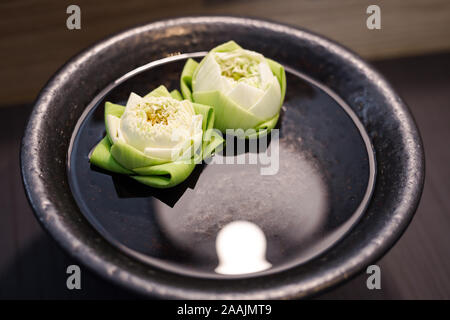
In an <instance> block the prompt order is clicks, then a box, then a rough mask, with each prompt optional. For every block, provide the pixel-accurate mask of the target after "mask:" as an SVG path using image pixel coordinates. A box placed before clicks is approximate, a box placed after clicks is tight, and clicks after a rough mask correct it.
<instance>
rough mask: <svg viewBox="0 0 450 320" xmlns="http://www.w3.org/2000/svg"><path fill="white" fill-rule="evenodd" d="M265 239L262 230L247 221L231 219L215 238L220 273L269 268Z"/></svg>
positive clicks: (255, 270) (217, 269)
mask: <svg viewBox="0 0 450 320" xmlns="http://www.w3.org/2000/svg"><path fill="white" fill-rule="evenodd" d="M266 248H267V241H266V237H265V236H264V233H263V231H262V230H261V228H259V227H258V226H257V225H256V224H254V223H251V222H248V221H233V222H231V223H229V224H227V225H226V226H225V227H224V228H222V229H221V230H220V231H219V233H218V235H217V239H216V250H217V256H218V258H219V265H218V266H217V268H216V269H215V271H216V272H217V273H220V274H230V275H231V274H245V273H252V272H258V271H263V270H266V269H269V268H270V267H271V266H272V265H271V264H270V263H269V262H268V261H267V260H266Z"/></svg>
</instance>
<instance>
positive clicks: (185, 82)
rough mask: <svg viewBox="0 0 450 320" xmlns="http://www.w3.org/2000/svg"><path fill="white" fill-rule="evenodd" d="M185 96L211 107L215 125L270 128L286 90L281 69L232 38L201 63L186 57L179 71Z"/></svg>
mask: <svg viewBox="0 0 450 320" xmlns="http://www.w3.org/2000/svg"><path fill="white" fill-rule="evenodd" d="M180 82H181V91H182V93H183V95H184V97H185V98H186V99H189V100H191V101H193V102H196V103H202V104H207V105H210V106H212V107H213V108H214V110H215V114H216V119H215V122H214V127H215V128H217V129H219V130H220V131H222V132H225V131H226V129H243V130H247V129H255V130H256V131H257V132H258V133H257V134H261V133H262V132H268V131H270V130H271V129H273V128H274V127H275V125H276V123H277V121H278V118H279V115H280V108H281V105H282V103H283V100H284V96H285V92H286V75H285V72H284V68H283V67H282V66H281V65H280V64H278V63H277V62H275V61H273V60H270V59H267V58H265V57H264V56H263V55H261V54H260V53H257V52H254V51H250V50H245V49H243V48H241V47H240V46H239V45H238V44H237V43H235V42H234V41H229V42H227V43H224V44H222V45H220V46H218V47H216V48H214V49H212V50H211V51H210V52H209V53H208V54H207V55H206V56H205V57H204V58H203V60H202V61H201V62H200V63H197V62H195V61H194V60H192V59H189V60H188V61H187V63H186V65H185V66H184V69H183V72H182V74H181V81H180Z"/></svg>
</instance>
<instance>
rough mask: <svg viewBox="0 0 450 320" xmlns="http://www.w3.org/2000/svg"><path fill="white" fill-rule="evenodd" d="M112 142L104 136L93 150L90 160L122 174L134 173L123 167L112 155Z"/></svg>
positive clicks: (101, 166) (103, 167)
mask: <svg viewBox="0 0 450 320" xmlns="http://www.w3.org/2000/svg"><path fill="white" fill-rule="evenodd" d="M110 150H111V142H110V141H109V138H108V137H104V138H103V139H102V140H101V141H100V142H99V143H98V144H97V146H96V147H95V148H94V150H93V151H92V153H91V155H90V157H89V161H90V162H91V163H92V164H93V165H96V166H97V167H99V168H102V169H105V170H108V171H112V172H116V173H122V174H133V171H131V170H128V169H126V168H124V167H122V166H121V165H120V164H119V163H118V162H117V161H116V160H115V159H114V158H113V156H112V155H111V151H110Z"/></svg>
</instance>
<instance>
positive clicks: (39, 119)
mask: <svg viewBox="0 0 450 320" xmlns="http://www.w3.org/2000/svg"><path fill="white" fill-rule="evenodd" d="M230 39H233V40H235V41H236V42H238V43H239V44H241V45H242V46H244V47H246V48H248V49H252V50H256V51H259V52H261V53H263V54H264V55H265V56H267V57H269V58H273V59H276V60H277V61H278V62H280V63H282V64H283V65H285V66H286V69H287V76H288V90H287V96H286V101H285V104H284V106H283V111H282V115H281V118H280V121H279V124H278V127H277V128H278V129H279V132H280V139H279V150H280V169H279V172H278V174H276V175H274V176H261V175H259V174H258V171H257V170H258V169H260V167H258V166H255V165H234V166H230V165H228V166H227V165H202V166H197V168H196V170H195V171H194V173H193V174H192V175H191V177H190V178H189V179H188V180H187V181H186V182H184V183H183V184H181V185H180V186H178V187H176V188H174V189H172V190H165V191H160V190H155V189H152V188H148V187H145V186H141V185H138V184H137V183H133V182H132V181H131V180H130V179H128V178H126V177H122V176H117V175H111V174H108V173H106V172H103V171H101V170H97V169H96V168H94V167H91V166H90V165H89V163H88V161H87V159H88V158H87V157H88V154H89V151H90V149H91V148H92V147H93V146H94V145H95V143H96V142H97V141H98V140H99V139H100V138H101V137H102V136H103V135H104V126H103V120H102V113H103V102H104V101H105V100H110V101H113V102H117V103H119V102H123V101H124V100H126V98H127V94H128V93H129V92H130V91H135V92H137V93H140V94H144V93H146V92H148V91H150V90H151V89H152V88H154V87H155V86H157V85H159V84H164V85H166V86H167V87H169V88H170V89H175V88H177V87H178V77H179V74H180V72H181V67H182V65H183V63H184V61H185V59H186V58H187V57H188V56H189V55H194V56H196V57H200V56H201V55H202V53H199V52H201V51H207V50H209V49H211V48H213V47H214V46H216V45H218V44H220V43H223V42H225V41H228V40H230ZM180 54H181V55H180ZM168 56H170V57H169V58H167V57H168ZM149 62H151V63H150V64H149ZM273 145H274V144H273V141H272V143H271V144H270V147H269V148H272V146H273ZM218 156H219V157H220V156H221V155H218ZM223 156H226V157H233V155H230V154H229V153H228V151H227V154H226V155H223ZM21 162H22V163H21V164H22V174H23V180H24V185H25V189H26V192H27V195H28V198H29V200H30V203H31V205H32V207H33V209H34V211H35V213H36V215H37V217H38V219H39V220H40V222H41V223H42V224H43V226H44V227H45V228H46V229H47V230H48V231H49V232H50V234H51V235H52V236H53V237H54V238H55V239H56V240H57V241H58V242H59V243H60V244H61V245H62V247H63V248H65V249H66V250H67V251H68V252H70V253H71V254H72V255H73V256H74V257H76V258H77V259H79V260H80V261H81V262H82V263H83V264H85V265H86V266H88V267H90V268H91V269H93V270H94V271H96V272H97V273H99V274H100V275H102V276H104V277H106V278H108V279H111V280H113V281H115V282H117V283H119V284H121V285H123V286H125V287H128V288H131V289H133V290H135V291H137V292H140V293H143V294H146V295H149V296H155V297H165V298H206V299H209V298H254V299H259V298H293V297H303V296H307V295H311V294H314V293H317V292H319V291H321V290H324V289H326V288H328V287H330V286H332V285H336V284H337V283H339V282H341V281H343V280H345V279H348V278H349V277H351V276H352V275H355V274H356V273H358V272H359V271H361V270H362V269H363V268H364V267H366V266H367V265H369V264H370V263H372V262H374V261H375V260H376V259H378V258H379V257H381V255H382V254H383V253H385V252H386V251H387V250H388V249H389V248H390V247H391V246H392V245H393V244H394V243H395V241H396V240H397V239H398V238H399V237H400V235H401V234H402V232H403V231H404V230H405V228H406V226H407V225H408V223H409V222H410V220H411V219H412V217H413V215H414V212H415V209H416V207H417V205H418V202H419V199H420V194H421V191H422V187H423V179H424V156H423V150H422V143H421V139H420V136H419V133H418V131H417V128H416V126H415V124H414V121H413V119H412V117H411V115H410V114H409V112H408V109H407V107H406V106H405V104H404V103H403V102H402V101H401V99H400V98H399V97H398V96H397V95H396V94H395V93H394V92H393V90H392V89H391V88H390V86H389V85H388V84H387V83H386V81H385V80H384V79H383V77H382V76H380V75H379V74H378V73H376V72H375V71H374V70H373V69H372V68H371V67H369V66H368V65H367V64H366V63H365V62H363V61H362V60H361V59H360V58H359V57H357V56H356V55H355V54H353V53H351V52H349V51H348V50H346V49H343V48H342V47H341V46H339V45H337V44H335V43H333V42H331V41H329V40H326V39H324V38H322V37H320V36H317V35H314V34H311V33H309V32H306V31H303V30H298V29H294V28H292V27H288V26H284V25H279V24H275V23H271V22H265V21H260V20H254V19H244V18H236V17H191V18H180V19H173V20H166V21H161V22H155V23H151V24H148V25H145V26H141V27H137V28H133V29H130V30H128V31H125V32H122V33H120V34H118V35H115V36H112V37H111V38H108V39H106V40H104V41H102V42H100V43H98V44H96V45H94V46H93V47H91V48H89V49H87V50H85V51H84V52H82V53H81V54H79V55H78V56H76V57H74V58H73V59H71V60H70V61H69V62H68V63H67V64H66V65H65V66H64V67H63V68H62V69H61V70H60V71H58V73H57V74H56V75H55V76H54V77H53V78H52V79H51V80H50V81H49V83H48V84H47V85H46V87H45V88H44V89H43V90H42V92H41V94H40V96H39V97H38V99H37V101H36V104H35V107H34V110H33V113H32V115H31V117H30V120H29V123H28V126H27V129H26V132H25V136H24V139H23V143H22V150H21ZM249 190H251V192H249ZM239 219H245V220H249V221H252V222H254V223H256V224H258V225H259V226H260V227H261V228H262V230H263V231H264V233H265V235H266V237H267V240H268V246H267V259H268V260H269V261H270V262H271V263H272V265H273V268H271V269H269V270H266V271H263V272H258V273H254V274H247V275H239V276H233V277H231V276H223V275H218V274H217V273H215V272H214V266H216V265H217V259H216V256H215V249H214V241H215V236H216V234H217V232H218V230H220V228H221V227H222V226H223V225H224V224H226V223H227V222H230V221H234V220H239Z"/></svg>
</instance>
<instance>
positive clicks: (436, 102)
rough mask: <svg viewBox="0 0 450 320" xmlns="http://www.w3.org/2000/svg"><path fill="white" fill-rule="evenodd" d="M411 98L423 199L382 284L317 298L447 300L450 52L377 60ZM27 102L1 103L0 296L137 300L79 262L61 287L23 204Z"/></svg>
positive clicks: (53, 256)
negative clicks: (74, 275) (73, 278)
mask: <svg viewBox="0 0 450 320" xmlns="http://www.w3.org/2000/svg"><path fill="white" fill-rule="evenodd" d="M374 65H375V67H376V68H378V69H379V70H380V71H381V72H382V73H383V74H384V75H385V76H386V77H387V78H388V80H389V81H390V82H391V83H392V84H393V86H394V87H395V88H396V89H397V90H398V92H399V93H400V94H401V96H403V98H404V99H405V100H406V102H407V103H408V104H409V106H410V108H411V110H412V112H413V114H414V116H415V118H416V120H417V123H418V125H419V128H420V130H421V133H422V137H423V140H424V144H425V150H426V161H427V162H426V167H427V169H426V170H427V173H426V180H425V189H424V193H423V197H422V200H421V203H420V206H419V209H418V211H417V214H416V216H415V218H414V220H413V221H412V223H411V225H410V226H409V228H408V229H407V231H406V232H405V234H404V235H403V236H402V238H401V239H400V240H399V242H398V243H397V244H396V245H395V246H394V248H393V249H392V250H390V251H389V252H388V253H387V254H386V255H385V256H384V257H383V258H382V259H381V260H380V261H379V262H378V264H379V266H380V267H381V279H382V280H381V286H382V288H381V290H372V291H371V290H368V289H367V288H366V275H365V274H361V275H360V276H357V277H356V278H354V279H352V280H350V281H349V282H347V283H345V284H343V285H341V286H339V287H338V288H335V289H333V290H331V291H329V292H327V293H325V294H323V295H321V296H319V297H317V298H319V299H330V298H333V299H450V197H449V196H450V166H449V164H450V148H449V141H450V126H449V124H450V54H440V55H429V56H422V57H415V58H401V59H395V60H384V61H378V62H374ZM30 109H31V107H30V105H23V106H14V107H3V108H0V154H1V157H0V176H1V179H0V204H1V210H0V252H1V253H0V298H3V299H5V298H7V299H10V298H31V299H49V298H56V299H75V298H76V299H79V298H86V299H95V298H100V299H104V298H109V299H111V298H112V299H115V298H136V296H135V295H134V294H132V293H130V292H127V291H125V290H124V289H121V288H118V287H116V286H115V285H112V284H110V283H109V282H107V281H105V280H103V279H100V278H99V277H97V276H96V275H94V274H92V273H90V272H89V271H88V270H86V269H85V268H82V290H80V291H69V290H67V289H66V273H65V270H66V267H67V266H68V265H70V264H73V263H76V262H75V261H73V260H72V259H71V258H70V257H69V256H68V255H67V254H66V253H64V252H62V251H61V250H60V249H59V247H58V246H57V245H56V244H55V242H54V241H53V240H52V239H51V238H50V237H49V236H48V235H47V234H46V233H45V232H44V231H43V230H42V229H41V227H40V226H39V225H38V223H37V221H36V219H35V218H34V215H33V213H32V212H31V209H30V207H29V205H28V203H27V200H26V198H25V195H24V191H23V187H22V182H21V177H20V171H19V144H20V138H21V136H22V133H23V128H24V125H25V122H26V119H27V116H28V114H29V112H30Z"/></svg>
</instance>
